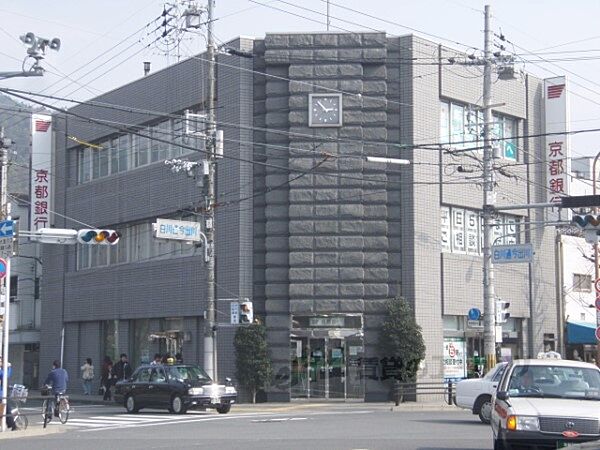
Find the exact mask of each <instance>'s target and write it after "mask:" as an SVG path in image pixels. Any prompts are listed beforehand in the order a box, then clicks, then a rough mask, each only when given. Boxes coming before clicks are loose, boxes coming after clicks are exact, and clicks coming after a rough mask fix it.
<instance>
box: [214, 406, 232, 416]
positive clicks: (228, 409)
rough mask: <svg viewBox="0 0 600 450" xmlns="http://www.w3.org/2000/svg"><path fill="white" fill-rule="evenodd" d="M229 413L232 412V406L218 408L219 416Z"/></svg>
mask: <svg viewBox="0 0 600 450" xmlns="http://www.w3.org/2000/svg"><path fill="white" fill-rule="evenodd" d="M229 411H231V405H221V406H217V412H218V413H219V414H227V413H228V412H229Z"/></svg>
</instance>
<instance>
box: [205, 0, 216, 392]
mask: <svg viewBox="0 0 600 450" xmlns="http://www.w3.org/2000/svg"><path fill="white" fill-rule="evenodd" d="M214 3H215V2H214V0H208V19H207V22H208V24H207V34H208V36H207V41H208V46H207V49H206V50H207V51H206V53H207V59H208V102H207V108H208V111H207V120H208V130H207V140H206V143H207V146H208V148H207V150H208V168H209V170H208V198H207V205H206V209H207V212H206V237H207V240H208V248H209V249H210V252H211V255H210V258H209V260H208V265H207V271H208V273H207V278H208V279H207V290H208V292H207V296H206V303H207V306H206V324H205V330H204V368H205V370H206V372H207V373H208V375H209V376H210V377H211V378H212V379H213V380H214V381H215V382H216V381H217V339H216V332H215V298H216V293H215V288H216V284H215V257H216V252H215V250H216V245H215V211H214V208H213V205H214V203H215V152H216V147H217V146H216V137H217V133H216V124H215V94H216V92H215V91H216V86H215V85H216V81H215V40H214V35H213V9H214Z"/></svg>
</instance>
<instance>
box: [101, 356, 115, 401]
mask: <svg viewBox="0 0 600 450" xmlns="http://www.w3.org/2000/svg"><path fill="white" fill-rule="evenodd" d="M112 383H113V362H112V359H110V357H109V356H105V357H104V361H103V362H102V371H101V372H100V384H101V385H102V388H103V391H104V392H103V398H102V399H103V400H110V399H111V398H112V396H111V392H110V388H111V386H112Z"/></svg>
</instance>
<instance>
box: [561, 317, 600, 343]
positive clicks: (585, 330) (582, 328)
mask: <svg viewBox="0 0 600 450" xmlns="http://www.w3.org/2000/svg"><path fill="white" fill-rule="evenodd" d="M597 342H598V341H597V339H596V324H595V323H589V322H567V344H592V345H593V344H596V343H597Z"/></svg>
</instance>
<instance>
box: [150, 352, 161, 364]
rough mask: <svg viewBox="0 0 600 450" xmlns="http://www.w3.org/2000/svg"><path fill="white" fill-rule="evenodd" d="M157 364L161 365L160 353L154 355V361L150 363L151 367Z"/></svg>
mask: <svg viewBox="0 0 600 450" xmlns="http://www.w3.org/2000/svg"><path fill="white" fill-rule="evenodd" d="M158 364H162V356H161V355H160V353H155V354H154V361H152V362H151V363H150V365H151V366H156V365H158Z"/></svg>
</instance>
